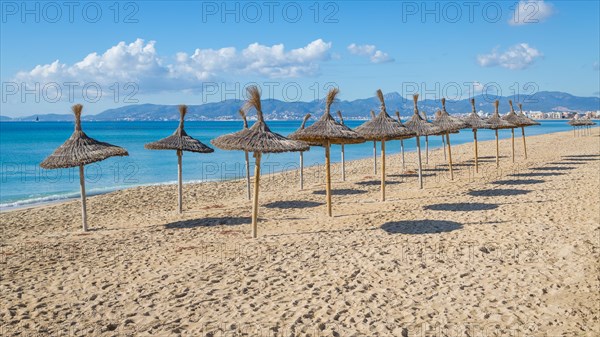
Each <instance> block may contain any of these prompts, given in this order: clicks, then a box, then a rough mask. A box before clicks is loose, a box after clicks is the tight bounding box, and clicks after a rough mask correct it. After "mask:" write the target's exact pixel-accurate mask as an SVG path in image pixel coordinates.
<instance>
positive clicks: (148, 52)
mask: <svg viewBox="0 0 600 337" xmlns="http://www.w3.org/2000/svg"><path fill="white" fill-rule="evenodd" d="M155 44H156V42H155V41H149V42H147V43H146V42H145V41H144V40H142V39H137V40H136V41H135V42H133V43H130V44H126V43H125V42H119V43H118V44H117V45H116V46H113V47H111V48H109V49H108V50H106V51H105V52H104V53H103V54H98V53H96V52H94V53H91V54H89V55H87V56H86V57H85V58H83V59H82V60H81V61H79V62H77V63H74V64H72V65H68V64H65V63H61V62H60V61H59V60H56V61H54V62H52V63H49V64H45V65H38V66H36V67H34V68H33V69H31V70H29V71H21V72H19V73H17V75H16V76H15V79H16V80H17V81H20V82H25V83H35V82H41V83H42V85H43V83H50V82H57V83H65V82H78V83H91V82H95V83H98V84H100V85H101V86H110V85H111V84H113V83H115V82H119V83H124V82H136V83H138V85H139V88H140V90H144V91H156V90H159V91H160V90H176V89H192V88H194V87H198V86H200V85H201V83H199V82H200V81H206V80H211V79H216V78H219V77H223V76H230V75H251V76H261V77H266V78H297V77H304V76H314V75H317V74H318V73H319V66H320V63H321V62H323V61H327V60H329V59H330V58H331V55H330V53H329V51H330V49H331V43H330V42H324V41H323V40H321V39H318V40H315V41H313V42H311V43H309V44H308V45H306V46H304V47H302V48H297V49H292V50H289V51H286V50H285V47H284V45H283V44H277V45H273V46H264V45H261V44H258V43H253V44H250V45H249V46H248V47H246V48H245V49H243V50H241V51H238V50H236V48H235V47H226V48H221V49H196V50H195V51H194V53H193V54H192V55H188V54H187V53H185V52H179V53H177V54H176V55H175V57H174V58H172V60H171V61H170V62H168V61H167V60H168V58H164V57H161V56H160V55H159V54H158V53H157V51H156V49H155Z"/></svg>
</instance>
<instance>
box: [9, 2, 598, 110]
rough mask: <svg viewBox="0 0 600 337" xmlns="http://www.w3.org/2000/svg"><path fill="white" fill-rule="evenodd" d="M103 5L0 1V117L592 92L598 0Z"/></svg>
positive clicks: (595, 77) (595, 91) (594, 90)
mask: <svg viewBox="0 0 600 337" xmlns="http://www.w3.org/2000/svg"><path fill="white" fill-rule="evenodd" d="M114 3H115V2H114V1H108V2H98V1H97V2H82V3H80V4H79V5H78V6H76V7H72V8H70V7H69V6H70V5H69V2H60V1H59V2H27V3H26V4H25V6H27V7H26V8H24V7H23V2H20V1H3V2H2V18H1V25H2V27H1V28H2V29H1V30H0V31H1V33H0V37H1V48H0V50H1V51H0V53H1V58H0V70H1V77H2V82H3V87H2V115H6V116H11V117H13V116H25V115H30V114H36V113H67V112H68V107H69V106H70V105H72V104H73V103H75V102H83V103H84V104H85V106H86V111H87V113H99V112H101V111H103V110H105V109H108V108H114V107H118V106H122V105H126V104H128V103H135V102H139V103H156V104H179V103H186V104H201V103H204V102H212V101H219V100H221V99H222V98H234V97H235V98H243V96H242V95H243V87H244V86H245V85H247V84H249V83H251V82H256V83H258V84H259V85H260V86H261V87H262V88H263V96H267V97H274V98H278V99H285V100H290V101H293V100H312V99H315V98H321V97H323V95H324V94H325V92H326V90H327V86H328V85H330V84H331V83H335V85H337V86H339V88H340V90H341V96H340V97H341V98H342V99H347V100H352V99H356V98H364V97H369V96H372V95H373V94H374V92H375V90H376V89H378V88H381V89H382V90H383V91H384V92H390V91H397V92H400V93H402V94H405V95H408V94H412V93H413V92H415V91H418V92H420V93H421V95H425V96H426V97H427V98H440V97H442V96H446V97H448V98H450V99H453V98H461V99H464V98H468V97H469V96H470V95H472V93H471V90H475V94H480V93H482V90H494V88H497V89H498V90H500V91H501V93H502V94H503V95H511V94H514V93H516V92H517V91H518V92H519V93H522V94H526V93H533V92H535V91H565V92H569V93H571V94H574V95H577V96H598V92H599V91H600V83H599V81H600V80H599V76H600V73H599V71H598V62H599V55H600V44H599V42H598V41H600V36H599V35H600V33H599V31H600V23H599V21H600V19H599V13H600V7H599V4H598V1H521V2H517V1H496V2H493V1H488V2H466V3H463V2H421V1H414V2H413V1H403V2H391V1H386V2H366V1H365V2H363V1H345V2H341V1H338V2H335V1H331V2H330V1H324V2H318V3H317V5H315V2H313V1H310V2H292V1H290V2H277V1H271V2H267V3H265V2H252V3H248V2H228V3H226V4H225V5H224V2H221V1H218V2H212V1H205V2H200V1H169V2H167V1H123V2H119V3H118V6H115V5H114ZM469 4H470V5H469ZM223 6H226V8H224V7H223ZM469 6H473V7H469ZM117 7H118V10H117ZM317 7H318V13H317ZM257 8H258V9H260V16H259V15H258V11H257ZM270 8H272V9H273V10H272V12H271V13H269V10H270ZM470 8H471V9H472V11H471V12H470ZM98 9H100V10H101V14H97V11H98ZM298 9H300V10H301V13H300V14H298V13H299V12H298ZM517 9H518V13H519V15H518V17H517V18H515V17H514V14H515V11H516V10H517ZM24 10H29V12H27V13H25V12H24ZM70 10H72V12H71V13H70ZM225 10H229V12H228V13H229V14H227V15H226V16H225V17H223V13H224V12H225ZM426 10H429V11H428V12H427V13H428V14H426V15H424V13H425V11H426ZM59 12H60V13H59ZM36 21H39V22H36ZM71 21H72V22H71ZM115 21H116V22H115ZM271 21H272V22H271ZM278 45H282V46H278ZM91 53H96V54H95V55H94V54H92V55H91V56H88V55H90V54H91ZM56 61H57V62H56ZM69 83H71V84H69ZM115 83H116V85H115ZM236 83H237V87H236ZM36 84H37V85H38V86H39V87H37V88H36ZM83 86H86V90H85V94H86V95H85V96H82V93H84V90H83ZM26 87H27V88H29V89H30V90H32V91H31V93H29V94H27V95H25V96H23V95H22V94H23V89H25V88H26ZM117 87H118V88H119V90H118V92H117ZM70 88H71V89H70ZM228 88H229V89H231V90H229V91H227V89H228ZM269 88H270V89H269ZM98 90H101V95H100V96H99V97H96V95H98V94H99V93H98V92H97V91H98ZM58 91H60V93H59V92H58ZM69 92H72V93H73V97H69ZM33 93H36V94H33ZM36 95H37V97H36ZM36 100H37V101H36Z"/></svg>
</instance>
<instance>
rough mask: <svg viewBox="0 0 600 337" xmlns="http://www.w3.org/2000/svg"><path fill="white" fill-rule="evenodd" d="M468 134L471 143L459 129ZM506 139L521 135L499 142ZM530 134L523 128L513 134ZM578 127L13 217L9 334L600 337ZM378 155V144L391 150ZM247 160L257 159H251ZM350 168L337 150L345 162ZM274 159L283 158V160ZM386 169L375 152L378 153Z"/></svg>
mask: <svg viewBox="0 0 600 337" xmlns="http://www.w3.org/2000/svg"><path fill="white" fill-rule="evenodd" d="M463 132H470V131H468V130H467V131H463ZM501 132H509V131H501ZM517 133H520V132H517ZM592 133H593V135H591V136H585V137H576V138H574V137H573V134H572V133H571V132H563V133H554V134H547V135H540V136H534V137H528V139H527V141H528V143H527V146H528V150H529V153H528V154H529V158H528V159H527V160H525V159H524V158H523V154H522V143H521V139H520V138H517V139H515V143H516V162H515V163H514V164H513V163H512V162H511V158H510V155H511V152H510V139H508V140H502V141H501V142H500V147H501V152H502V153H501V155H502V158H501V167H500V169H497V168H496V164H495V143H494V142H493V141H488V142H481V143H480V144H479V145H480V147H479V154H480V156H481V157H482V159H481V162H480V172H479V173H475V172H474V168H473V166H472V164H473V160H472V157H473V147H472V144H462V145H459V146H454V147H452V155H453V159H454V162H455V163H456V167H455V179H454V181H450V178H449V173H448V172H447V166H446V163H445V161H444V155H443V152H442V150H440V149H436V150H434V151H432V152H430V155H429V165H428V166H427V169H426V171H425V188H424V189H423V190H420V189H419V188H418V183H417V178H416V174H415V172H416V157H415V156H416V154H415V153H407V160H408V161H409V163H408V166H409V167H408V168H407V171H408V172H404V173H403V172H402V170H401V162H400V156H399V155H397V152H398V149H399V146H400V145H399V142H398V141H393V142H388V143H387V150H388V152H393V153H394V154H393V155H390V156H388V157H387V158H386V159H387V160H386V161H387V170H386V171H387V172H388V185H387V197H386V199H387V200H386V201H385V202H380V201H379V198H380V192H379V187H380V186H379V176H378V175H374V174H373V172H372V170H373V168H372V159H363V160H358V161H353V162H348V163H346V168H347V172H346V177H347V181H345V182H342V181H340V180H341V174H340V173H339V170H340V165H339V164H336V165H335V166H334V167H333V174H334V175H333V177H334V180H333V181H334V182H333V188H334V194H333V215H334V216H333V217H332V218H329V217H327V216H326V209H325V195H324V194H325V192H324V178H325V175H324V170H323V167H310V168H307V169H306V171H305V189H304V190H302V191H300V190H299V188H298V172H296V171H293V172H284V173H275V174H267V173H268V172H264V173H263V174H264V176H263V177H262V179H261V195H260V212H259V219H260V222H259V225H258V239H251V237H250V230H251V229H250V215H251V207H252V204H251V202H250V201H249V200H247V199H246V194H245V193H246V192H245V191H246V190H245V188H246V187H245V181H244V180H241V181H225V182H218V183H217V182H215V183H202V184H186V185H185V186H184V213H183V214H182V215H180V214H178V213H177V211H176V208H177V199H176V186H175V185H169V186H152V187H138V188H132V189H127V190H122V191H117V192H113V193H109V194H104V195H98V196H93V197H89V198H88V217H89V218H88V222H89V226H90V228H91V230H90V231H89V232H87V233H83V232H81V218H80V216H81V215H80V203H79V201H78V200H73V201H69V202H65V203H61V204H51V205H45V206H41V207H33V208H28V209H21V210H15V211H11V212H4V213H1V214H0V222H1V224H0V228H1V230H2V236H1V242H0V254H1V255H0V262H1V270H2V274H1V278H0V289H1V294H2V296H1V298H2V300H1V303H2V305H1V306H0V323H1V324H0V325H1V329H2V330H1V335H2V336H30V335H36V336H37V335H39V336H42V335H51V336H84V335H85V336H128V335H135V336H178V335H184V336H296V335H298V336H300V335H302V336H590V337H592V336H593V337H596V336H600V307H599V304H598V303H600V278H599V271H600V269H599V268H600V264H599V262H598V261H600V196H599V193H600V192H599V191H600V173H599V172H600V138H599V136H600V135H599V130H598V129H597V128H596V129H593V131H592ZM378 151H379V149H378ZM240 155H241V156H243V153H241V154H240ZM332 155H333V156H335V157H336V158H337V157H339V153H333V154H332ZM273 156H275V155H273ZM378 160H379V158H378Z"/></svg>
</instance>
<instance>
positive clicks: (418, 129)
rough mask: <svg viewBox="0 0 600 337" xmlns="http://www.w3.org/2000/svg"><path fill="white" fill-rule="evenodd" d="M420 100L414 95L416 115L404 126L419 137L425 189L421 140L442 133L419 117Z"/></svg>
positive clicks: (420, 167) (420, 173)
mask: <svg viewBox="0 0 600 337" xmlns="http://www.w3.org/2000/svg"><path fill="white" fill-rule="evenodd" d="M418 100H419V94H415V95H413V102H414V110H415V111H414V114H413V116H412V117H411V119H410V120H409V121H408V122H406V123H404V126H406V128H408V129H409V130H410V131H412V132H414V133H415V135H416V136H417V152H418V161H419V187H420V188H423V164H422V163H421V140H420V137H422V136H429V135H435V134H438V133H439V132H440V129H439V128H438V127H437V126H434V125H433V124H431V123H429V122H427V121H426V120H424V119H423V118H422V117H421V115H419V109H418V107H417V101H418Z"/></svg>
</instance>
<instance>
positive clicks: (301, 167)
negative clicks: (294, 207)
mask: <svg viewBox="0 0 600 337" xmlns="http://www.w3.org/2000/svg"><path fill="white" fill-rule="evenodd" d="M309 118H310V114H306V116H304V119H302V124H300V128H299V129H298V130H303V129H304V127H305V126H306V122H307V121H308V119H309ZM298 130H296V132H297V131H298ZM296 132H293V133H291V134H290V135H288V137H293V136H294V133H296ZM308 145H311V146H318V145H320V144H317V143H313V144H308ZM303 189H304V151H300V190H303Z"/></svg>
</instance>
